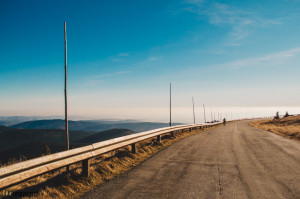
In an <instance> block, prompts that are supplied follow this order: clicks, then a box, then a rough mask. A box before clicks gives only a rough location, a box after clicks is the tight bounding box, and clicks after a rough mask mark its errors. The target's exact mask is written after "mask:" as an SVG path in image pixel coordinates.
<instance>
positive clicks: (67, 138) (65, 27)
mask: <svg viewBox="0 0 300 199" xmlns="http://www.w3.org/2000/svg"><path fill="white" fill-rule="evenodd" d="M64 33H65V34H64V36H65V90H64V94H65V134H66V148H67V150H69V149H70V144H69V129H68V95H67V23H66V22H65V23H64ZM192 103H193V120H194V124H195V123H196V119H195V103H194V97H192ZM203 110H204V123H206V122H207V120H206V114H205V105H204V104H203ZM226 118H227V114H226ZM218 119H219V120H220V114H219V113H218ZM213 121H216V120H215V117H214V120H213V115H212V111H211V122H213ZM169 126H172V84H171V83H170V121H169Z"/></svg>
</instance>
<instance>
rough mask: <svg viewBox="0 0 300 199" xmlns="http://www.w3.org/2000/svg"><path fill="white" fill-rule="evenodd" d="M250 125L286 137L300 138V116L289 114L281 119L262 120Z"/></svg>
mask: <svg viewBox="0 0 300 199" xmlns="http://www.w3.org/2000/svg"><path fill="white" fill-rule="evenodd" d="M250 125H252V126H254V127H258V128H261V129H264V130H267V131H271V132H274V133H276V134H279V135H283V136H285V137H289V138H292V139H296V140H300V116H299V115H298V116H289V117H283V118H280V119H271V120H260V121H254V122H251V123H250Z"/></svg>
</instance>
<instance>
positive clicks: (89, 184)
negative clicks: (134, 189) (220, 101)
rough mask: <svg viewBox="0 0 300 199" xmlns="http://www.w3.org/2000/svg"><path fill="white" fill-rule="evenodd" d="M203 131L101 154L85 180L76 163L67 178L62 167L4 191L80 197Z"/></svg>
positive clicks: (71, 167) (21, 194)
mask: <svg viewBox="0 0 300 199" xmlns="http://www.w3.org/2000/svg"><path fill="white" fill-rule="evenodd" d="M212 128H215V127H212ZM207 129H211V128H207ZM207 129H205V130H207ZM205 130H200V129H197V130H193V131H192V132H190V133H189V132H185V133H181V132H177V133H175V137H170V136H169V135H165V136H163V137H162V140H161V142H157V141H156V139H154V138H152V139H148V140H145V141H143V142H140V143H138V144H137V153H136V154H133V153H131V152H130V147H129V146H128V147H124V148H121V149H119V150H115V151H112V152H109V153H106V154H103V155H101V156H99V157H97V158H95V159H93V160H92V164H91V174H90V177H88V178H85V177H82V176H81V175H80V174H81V165H80V164H79V163H78V164H74V165H71V166H70V170H71V174H70V175H67V174H66V172H65V168H62V169H59V170H56V171H53V172H50V173H47V174H44V175H42V176H38V177H36V178H33V179H31V180H28V181H26V182H24V183H21V184H19V185H16V186H14V187H11V188H9V189H7V190H6V191H9V193H12V194H13V195H14V196H19V197H20V196H21V197H22V198H80V196H82V195H83V194H84V193H86V192H88V191H90V190H92V189H94V188H95V187H96V186H98V185H100V184H102V183H104V182H106V181H108V180H110V179H112V178H113V177H114V176H117V175H120V174H122V173H125V172H127V171H128V170H130V169H132V168H133V167H134V166H136V165H138V164H140V163H141V162H143V161H144V160H146V159H147V158H149V157H151V156H153V155H154V154H155V153H157V152H158V151H160V150H162V149H164V148H166V147H168V146H170V145H171V144H173V143H175V142H177V141H179V140H181V139H183V138H185V137H188V136H191V135H195V134H198V133H200V132H203V131H205ZM2 193H3V192H2ZM0 197H1V192H0Z"/></svg>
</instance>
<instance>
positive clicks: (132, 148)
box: [131, 143, 136, 153]
mask: <svg viewBox="0 0 300 199" xmlns="http://www.w3.org/2000/svg"><path fill="white" fill-rule="evenodd" d="M131 152H132V153H136V145H135V143H133V144H131Z"/></svg>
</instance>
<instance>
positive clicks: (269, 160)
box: [82, 121, 300, 199]
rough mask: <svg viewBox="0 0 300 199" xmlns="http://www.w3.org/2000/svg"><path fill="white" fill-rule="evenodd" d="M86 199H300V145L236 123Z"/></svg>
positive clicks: (180, 145)
mask: <svg viewBox="0 0 300 199" xmlns="http://www.w3.org/2000/svg"><path fill="white" fill-rule="evenodd" d="M82 198H107V199H111V198H143V199H145V198H176V199H177V198H182V199H183V198H184V199H186V198H188V199H189V198H205V199H206V198H270V199H275V198H300V142H298V141H295V140H290V139H288V138H285V137H282V136H279V135H276V134H273V133H270V132H267V131H263V130H260V129H256V128H254V127H250V126H249V125H248V122H247V121H241V122H234V123H230V124H227V125H226V126H225V127H219V128H216V129H213V130H210V131H207V132H204V133H200V134H198V135H194V136H191V137H188V138H185V139H183V140H181V141H179V142H177V143H175V144H173V145H172V146H170V147H168V148H167V149H165V150H163V151H161V152H159V153H158V154H156V155H155V156H153V157H152V158H150V159H148V160H147V161H145V162H143V163H142V164H141V165H140V166H137V167H136V168H134V169H133V170H131V171H130V172H128V173H126V174H124V175H121V176H119V177H116V178H114V179H113V180H111V181H109V182H107V183H105V184H102V185H100V186H99V187H98V188H96V189H95V190H93V191H91V192H89V193H87V194H85V195H84V196H83V197H82Z"/></svg>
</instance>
